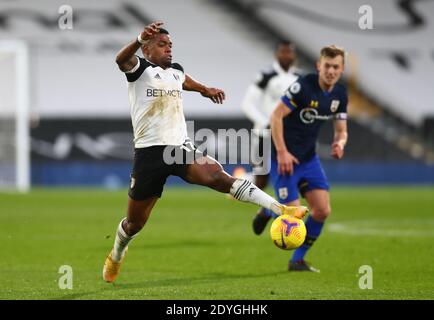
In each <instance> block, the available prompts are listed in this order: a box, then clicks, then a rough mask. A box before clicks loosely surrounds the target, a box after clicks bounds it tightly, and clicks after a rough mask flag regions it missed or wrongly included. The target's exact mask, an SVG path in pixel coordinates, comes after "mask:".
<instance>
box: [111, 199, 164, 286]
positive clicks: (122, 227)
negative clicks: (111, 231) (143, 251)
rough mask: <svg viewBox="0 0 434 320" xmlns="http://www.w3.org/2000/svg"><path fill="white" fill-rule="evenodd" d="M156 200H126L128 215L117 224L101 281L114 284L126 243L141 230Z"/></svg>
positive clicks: (126, 247) (125, 250)
mask: <svg viewBox="0 0 434 320" xmlns="http://www.w3.org/2000/svg"><path fill="white" fill-rule="evenodd" d="M157 200H158V197H151V198H148V199H146V200H144V201H135V200H133V199H131V198H129V199H128V215H127V217H126V218H124V219H123V220H122V221H121V222H120V223H119V226H118V229H117V231H116V238H115V242H114V245H113V249H112V250H111V251H110V253H109V255H108V256H107V258H106V260H105V263H104V268H103V279H104V280H105V281H106V282H114V281H115V280H116V278H117V276H118V275H119V272H120V268H121V264H122V261H123V259H124V257H125V254H126V252H127V250H128V243H129V242H130V241H131V240H133V239H134V238H135V237H136V236H137V234H138V232H139V231H140V230H141V229H142V228H143V226H144V225H145V223H146V221H147V220H148V218H149V215H150V214H151V210H152V208H153V207H154V205H155V203H156V202H157Z"/></svg>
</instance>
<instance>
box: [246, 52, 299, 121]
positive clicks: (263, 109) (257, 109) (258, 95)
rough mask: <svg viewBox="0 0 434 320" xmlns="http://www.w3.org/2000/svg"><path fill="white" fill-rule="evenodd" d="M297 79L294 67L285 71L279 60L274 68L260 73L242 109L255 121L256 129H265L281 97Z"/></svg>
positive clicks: (275, 62) (251, 86)
mask: <svg viewBox="0 0 434 320" xmlns="http://www.w3.org/2000/svg"><path fill="white" fill-rule="evenodd" d="M297 79H298V75H297V74H296V73H295V70H294V68H290V69H289V70H288V71H285V70H283V69H282V67H281V66H280V64H279V63H278V62H277V61H274V62H273V65H272V68H270V69H269V70H267V71H263V72H261V73H260V74H259V75H258V78H257V79H256V81H255V83H253V84H251V85H250V86H249V88H248V90H247V92H246V95H245V97H244V99H243V102H242V109H243V111H244V113H245V114H246V116H247V117H248V118H249V119H250V120H251V121H252V122H253V123H254V128H255V129H263V128H266V127H267V126H268V125H269V123H270V116H271V114H272V113H273V111H274V109H275V108H276V106H277V104H278V102H279V101H280V98H281V97H282V95H283V94H284V92H285V91H286V89H288V87H289V86H290V85H291V84H292V83H293V82H295V81H296V80H297Z"/></svg>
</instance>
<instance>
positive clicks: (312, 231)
mask: <svg viewBox="0 0 434 320" xmlns="http://www.w3.org/2000/svg"><path fill="white" fill-rule="evenodd" d="M305 225H306V230H307V235H306V240H305V241H304V243H303V244H302V245H301V247H299V248H297V249H296V250H295V251H294V254H293V255H292V258H291V261H292V262H296V261H301V260H304V256H305V255H306V253H307V250H309V249H310V247H311V246H312V245H313V243H314V242H315V240H316V239H317V238H318V237H319V235H320V233H321V230H322V227H323V226H324V223H323V222H318V221H315V220H314V219H313V218H312V216H309V217H308V218H307V219H306V221H305Z"/></svg>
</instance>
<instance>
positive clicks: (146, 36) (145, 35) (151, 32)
mask: <svg viewBox="0 0 434 320" xmlns="http://www.w3.org/2000/svg"><path fill="white" fill-rule="evenodd" d="M163 24H164V23H163V22H161V21H155V22H153V23H151V24H149V25H147V26H146V27H145V29H144V30H143V32H142V33H141V34H140V37H141V38H142V39H143V40H150V39H152V38H153V37H154V36H155V35H156V34H158V33H159V32H160V27H161V26H162V25H163Z"/></svg>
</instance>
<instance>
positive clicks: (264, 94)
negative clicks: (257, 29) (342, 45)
mask: <svg viewBox="0 0 434 320" xmlns="http://www.w3.org/2000/svg"><path fill="white" fill-rule="evenodd" d="M274 57H275V60H274V61H273V63H272V66H271V68H269V69H268V70H265V71H261V72H260V73H259V75H258V77H257V79H256V81H255V82H254V83H252V84H251V85H250V86H249V88H248V89H247V92H246V95H245V96H244V99H243V102H242V109H243V111H244V113H245V114H246V116H247V117H248V118H249V119H250V120H251V121H252V122H253V129H256V130H254V131H253V133H254V135H252V137H253V141H252V146H251V147H252V149H253V150H252V155H261V156H262V157H263V159H265V161H268V162H269V160H270V155H269V154H268V153H269V150H264V148H263V146H264V143H263V141H264V138H265V139H270V136H269V132H268V131H267V130H264V129H269V128H270V116H271V113H272V112H273V110H274V108H275V107H276V105H277V103H278V101H279V100H280V97H281V96H282V94H283V92H284V91H285V90H286V89H287V88H288V87H289V85H290V84H291V83H293V82H294V81H296V80H297V78H298V76H299V75H298V74H297V73H296V72H297V70H296V69H295V68H294V67H293V64H294V62H295V60H296V57H297V56H296V52H295V46H294V44H293V43H291V42H290V41H288V40H280V41H279V42H278V43H277V45H276V50H275V53H274ZM263 152H264V153H265V155H263V154H262V153H263ZM252 168H253V175H254V179H253V182H254V183H255V184H256V186H257V187H258V188H260V189H262V190H263V189H264V188H265V187H266V186H267V183H268V178H269V174H268V172H267V169H269V163H268V164H264V163H262V164H260V165H258V164H255V163H252ZM268 219H269V217H268V216H267V215H266V214H265V212H264V208H260V209H259V210H258V212H257V214H256V216H255V219H254V220H253V231H254V232H255V233H256V234H260V233H261V232H262V230H261V228H262V225H263V224H264V223H266V221H268Z"/></svg>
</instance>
